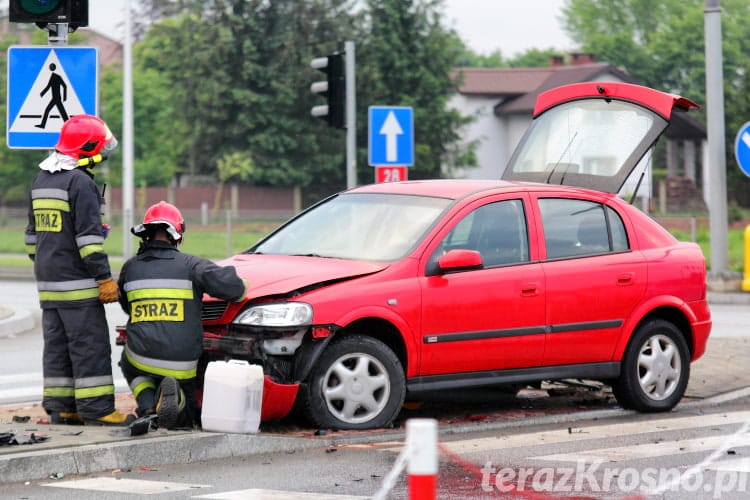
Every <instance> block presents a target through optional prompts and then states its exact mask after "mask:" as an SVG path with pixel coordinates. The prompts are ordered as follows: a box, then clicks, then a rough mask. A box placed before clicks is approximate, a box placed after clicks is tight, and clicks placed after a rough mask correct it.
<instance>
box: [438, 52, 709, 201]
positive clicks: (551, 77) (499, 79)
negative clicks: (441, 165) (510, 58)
mask: <svg viewBox="0 0 750 500" xmlns="http://www.w3.org/2000/svg"><path fill="white" fill-rule="evenodd" d="M454 72H455V77H456V78H457V81H458V88H457V93H456V94H455V95H454V96H453V97H452V98H451V100H450V101H449V106H451V107H452V108H454V109H457V110H459V111H460V112H461V113H462V114H463V115H470V116H473V117H474V118H475V121H474V122H473V123H471V124H469V125H467V126H466V128H465V129H464V131H463V142H464V143H465V144H469V143H472V142H473V143H475V144H476V159H477V166H476V167H462V166H460V165H455V166H453V169H452V174H451V176H452V177H457V178H468V179H498V178H500V176H501V175H502V173H503V171H504V169H505V165H506V163H507V162H508V160H509V159H510V156H511V154H512V153H513V150H514V149H515V147H516V145H517V144H518V142H519V141H520V139H521V136H522V135H523V133H524V132H525V131H526V129H527V128H528V127H529V125H530V123H531V120H532V118H531V116H532V112H533V109H534V103H535V102H536V98H537V96H538V95H539V94H540V93H542V92H544V91H546V90H548V89H551V88H554V87H558V86H560V85H566V84H571V83H580V82H590V81H617V82H627V83H638V82H636V81H635V79H634V78H633V77H632V76H630V75H629V74H628V73H627V72H625V71H624V70H623V69H621V68H618V67H616V66H613V65H611V64H607V63H597V62H595V61H594V58H593V56H592V55H591V54H585V53H577V54H572V55H571V56H570V58H569V63H568V64H565V62H564V59H563V57H559V56H558V57H553V58H552V59H551V60H550V65H549V66H547V67H541V68H456V69H455V70H454ZM666 137H667V165H666V168H667V176H668V177H680V176H683V177H686V178H688V179H690V181H692V183H693V185H696V184H698V183H697V182H696V180H697V179H696V172H697V168H696V167H697V163H698V162H697V155H696V146H698V147H699V148H703V149H705V139H706V130H705V127H704V126H703V125H702V124H701V123H700V122H698V121H696V120H695V119H693V118H692V117H690V116H688V115H686V114H676V115H674V118H673V121H672V124H671V125H670V127H669V128H668V129H667V132H666ZM699 150H700V149H699ZM701 163H702V162H701ZM650 172H651V171H650V169H648V170H647V175H645V176H644V177H643V179H642V181H641V184H640V186H638V193H639V196H641V195H642V196H643V197H644V200H645V201H644V203H646V201H648V199H650V196H651V194H652V193H653V189H652V185H651V175H650ZM633 177H634V178H631V179H629V180H628V183H626V187H625V188H624V189H623V191H625V192H628V191H629V192H633V191H635V189H636V185H637V183H638V179H639V178H640V174H638V175H637V176H636V175H635V174H634V176H633ZM635 177H637V178H635ZM701 184H702V183H701ZM669 196H670V195H669V194H666V196H664V197H662V200H663V202H662V203H666V200H667V199H668V198H669ZM665 207H666V205H665ZM665 211H666V210H665Z"/></svg>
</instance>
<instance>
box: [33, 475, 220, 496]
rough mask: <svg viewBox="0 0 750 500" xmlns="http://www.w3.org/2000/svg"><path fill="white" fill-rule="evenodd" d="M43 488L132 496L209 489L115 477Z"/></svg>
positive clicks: (74, 481) (75, 481) (63, 483)
mask: <svg viewBox="0 0 750 500" xmlns="http://www.w3.org/2000/svg"><path fill="white" fill-rule="evenodd" d="M43 486H50V487H53V488H70V489H77V490H93V491H108V492H123V493H132V494H134V495H158V494H160V493H169V492H174V491H185V490H194V489H198V488H210V487H211V486H210V485H207V484H187V483H171V482H167V481H151V480H147V479H127V478H116V477H95V478H91V479H72V480H70V481H61V482H59V483H46V484H44V485H43Z"/></svg>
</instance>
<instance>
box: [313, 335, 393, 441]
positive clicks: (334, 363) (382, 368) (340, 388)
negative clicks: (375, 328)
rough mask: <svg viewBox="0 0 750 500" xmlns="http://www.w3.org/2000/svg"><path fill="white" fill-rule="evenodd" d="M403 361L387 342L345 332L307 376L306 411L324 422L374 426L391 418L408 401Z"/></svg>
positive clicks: (344, 426)
mask: <svg viewBox="0 0 750 500" xmlns="http://www.w3.org/2000/svg"><path fill="white" fill-rule="evenodd" d="M405 392H406V382H405V377H404V370H403V368H402V366H401V362H400V361H399V359H398V358H397V357H396V355H395V354H394V353H393V351H392V350H391V349H389V348H388V346H386V345H385V344H384V343H383V342H380V341H379V340H377V339H374V338H372V337H364V336H347V337H342V338H340V339H338V340H334V342H332V343H331V345H330V346H328V347H327V348H326V350H325V351H324V352H323V354H322V355H321V356H320V359H319V360H318V362H317V363H316V366H315V368H313V371H312V373H311V374H310V377H309V379H308V384H307V394H306V396H307V397H306V400H307V401H306V405H305V409H306V413H307V416H308V418H309V419H310V420H312V421H313V422H314V423H315V424H317V425H318V426H320V427H324V428H330V429H372V428H378V427H386V426H388V425H390V424H391V423H392V422H393V419H394V418H396V416H397V415H398V412H399V411H400V410H401V406H402V404H403V402H404V395H405Z"/></svg>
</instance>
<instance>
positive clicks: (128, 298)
mask: <svg viewBox="0 0 750 500" xmlns="http://www.w3.org/2000/svg"><path fill="white" fill-rule="evenodd" d="M131 232H132V233H133V234H134V235H136V236H140V237H141V238H142V243H141V246H140V248H139V249H138V254H137V255H136V256H135V257H133V258H131V259H129V260H128V261H127V262H126V263H125V265H124V266H123V268H122V272H121V273H120V278H119V286H120V304H121V305H122V307H123V309H124V310H125V312H126V313H127V314H128V324H127V343H126V344H125V349H124V350H123V353H122V359H121V360H120V367H121V368H122V373H123V375H124V376H125V378H126V379H127V381H128V384H130V388H131V390H132V391H133V394H134V395H135V398H136V401H137V402H138V410H137V413H138V416H140V417H144V416H147V415H151V414H154V413H156V414H157V415H158V424H159V427H165V428H167V429H173V428H175V427H192V425H193V424H194V423H195V421H196V415H195V388H196V383H195V382H196V376H197V369H198V360H199V358H200V356H201V352H202V346H203V326H202V324H201V307H202V301H201V299H202V297H203V293H204V292H205V293H208V294H209V295H212V296H214V297H216V298H219V299H224V300H232V301H240V300H242V299H243V298H244V297H245V292H246V291H247V290H246V284H245V282H244V280H242V279H240V278H239V277H238V276H237V272H236V270H235V269H234V268H233V267H221V266H218V265H216V264H214V263H213V262H211V261H209V260H206V259H203V258H200V257H195V256H192V255H188V254H185V253H180V251H179V250H178V249H177V246H178V245H179V244H180V243H182V241H183V233H184V232H185V221H184V219H183V218H182V214H180V211H179V210H178V209H177V207H175V206H174V205H171V204H169V203H166V202H164V201H161V202H159V203H157V204H156V205H152V206H151V207H150V208H149V209H148V210H147V211H146V214H145V216H144V218H143V224H138V225H136V226H134V227H133V228H132V229H131Z"/></svg>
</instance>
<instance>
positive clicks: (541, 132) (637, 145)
mask: <svg viewBox="0 0 750 500" xmlns="http://www.w3.org/2000/svg"><path fill="white" fill-rule="evenodd" d="M697 107H698V105H697V104H695V103H694V102H692V101H690V100H689V99H686V98H684V97H681V96H678V95H675V94H669V93H666V92H660V91H658V90H654V89H651V88H648V87H642V86H640V85H633V84H629V83H621V82H586V83H576V84H572V85H564V86H561V87H557V88H554V89H551V90H548V91H546V92H543V93H541V94H539V97H538V98H537V102H536V106H535V108H534V122H533V123H532V124H531V127H529V129H528V130H527V131H526V133H525V134H524V136H523V138H522V139H521V141H520V143H519V144H518V147H517V148H516V150H515V151H514V153H513V155H512V157H511V159H510V161H509V162H508V165H507V166H506V168H505V171H504V173H503V175H502V179H504V180H520V181H533V182H543V183H546V184H557V185H566V186H576V187H583V188H589V189H595V190H597V191H603V192H607V193H617V192H619V191H620V189H621V188H622V186H623V185H624V184H625V181H626V180H627V179H628V177H629V176H630V175H631V174H632V173H633V171H634V170H636V168H637V167H638V166H639V165H641V166H642V168H643V169H645V167H646V163H647V162H641V160H642V159H643V158H644V156H646V154H647V153H648V151H649V150H650V149H651V148H652V147H653V145H654V144H655V143H656V141H657V139H659V137H660V136H661V134H662V133H663V132H664V131H665V130H666V128H667V126H669V123H670V121H671V119H672V117H673V115H674V112H676V111H687V110H689V109H690V108H697Z"/></svg>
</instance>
